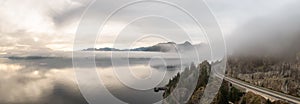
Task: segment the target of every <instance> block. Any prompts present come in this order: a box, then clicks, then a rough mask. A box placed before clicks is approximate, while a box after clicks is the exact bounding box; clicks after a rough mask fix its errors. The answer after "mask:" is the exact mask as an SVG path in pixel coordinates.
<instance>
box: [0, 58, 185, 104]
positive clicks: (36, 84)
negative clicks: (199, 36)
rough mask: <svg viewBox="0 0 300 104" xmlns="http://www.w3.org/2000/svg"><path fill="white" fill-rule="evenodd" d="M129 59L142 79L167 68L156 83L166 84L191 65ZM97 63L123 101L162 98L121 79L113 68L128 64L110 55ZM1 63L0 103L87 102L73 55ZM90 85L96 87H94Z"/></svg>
mask: <svg viewBox="0 0 300 104" xmlns="http://www.w3.org/2000/svg"><path fill="white" fill-rule="evenodd" d="M128 60H129V68H130V71H131V72H132V74H133V75H134V76H135V77H136V78H139V79H146V78H148V77H149V76H152V77H155V76H156V75H155V74H154V75H153V73H164V72H165V71H166V73H165V77H164V78H163V80H162V81H161V82H160V83H159V84H158V85H157V86H164V85H165V84H166V83H167V82H168V80H169V79H170V78H172V76H173V75H175V74H177V73H178V72H180V71H182V70H181V69H183V68H184V67H186V66H188V65H190V62H184V63H182V62H181V60H179V59H176V58H165V59H164V61H165V62H166V65H170V66H176V67H174V68H166V65H165V64H163V62H162V59H159V58H157V59H151V58H145V57H143V58H138V57H135V58H129V59H128ZM95 62H96V66H97V72H98V75H99V76H100V77H101V79H102V81H103V82H104V84H105V86H106V88H107V89H108V90H109V91H110V92H111V93H112V94H113V95H114V96H115V97H117V98H119V99H120V100H122V101H124V102H129V103H136V102H139V103H154V102H157V101H159V100H161V99H162V93H155V92H154V91H153V89H148V90H145V91H139V90H135V89H133V88H130V87H128V86H126V85H124V84H123V83H122V82H120V80H119V79H118V78H117V77H116V76H115V73H114V72H113V70H114V69H115V70H122V69H126V67H128V65H127V64H124V65H123V64H118V65H116V66H112V63H111V60H110V59H108V58H97V59H96V61H95ZM0 63H1V64H0V83H3V84H1V85H0V103H4V104H11V103H17V104H24V103H37V104H41V103H50V104H84V103H87V102H86V101H85V99H84V97H83V96H82V95H81V93H80V91H79V88H78V85H77V81H76V76H75V72H74V69H73V65H72V59H71V58H43V59H6V58H1V59H0ZM85 69H87V70H93V68H90V67H85ZM87 76H88V75H87ZM125 80H126V79H125ZM97 81H98V80H97ZM127 81H130V80H127ZM132 83H135V82H132ZM135 84H137V85H138V84H139V83H135ZM149 85H151V83H149ZM89 87H90V88H91V89H93V86H89ZM100 90H104V89H93V92H90V93H97V92H98V91H100Z"/></svg>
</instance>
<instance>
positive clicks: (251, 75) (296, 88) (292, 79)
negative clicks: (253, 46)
mask: <svg viewBox="0 0 300 104" xmlns="http://www.w3.org/2000/svg"><path fill="white" fill-rule="evenodd" d="M227 75H228V76H230V77H233V78H237V79H240V80H243V81H246V82H249V83H251V84H254V85H257V86H261V87H266V88H269V89H272V90H276V91H280V92H284V93H286V94H290V95H293V96H300V61H299V56H297V57H296V58H295V59H293V60H280V59H275V58H268V57H231V58H229V60H228V64H227Z"/></svg>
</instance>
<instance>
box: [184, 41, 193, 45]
mask: <svg viewBox="0 0 300 104" xmlns="http://www.w3.org/2000/svg"><path fill="white" fill-rule="evenodd" d="M183 45H192V43H190V42H189V41H185V42H184V43H183Z"/></svg>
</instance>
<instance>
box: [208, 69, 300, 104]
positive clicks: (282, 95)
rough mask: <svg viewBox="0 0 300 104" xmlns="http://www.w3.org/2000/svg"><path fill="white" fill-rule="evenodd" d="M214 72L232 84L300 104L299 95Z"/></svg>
mask: <svg viewBox="0 0 300 104" xmlns="http://www.w3.org/2000/svg"><path fill="white" fill-rule="evenodd" d="M214 69H215V68H214ZM213 72H214V74H215V75H216V76H217V77H219V78H223V79H224V80H226V81H228V82H230V83H231V84H234V85H237V86H240V87H242V88H245V89H250V90H253V91H256V92H259V93H262V94H266V95H269V96H271V97H274V98H277V99H280V100H282V101H286V102H288V103H294V104H300V98H299V97H295V96H291V95H288V94H285V93H281V92H278V91H274V90H270V89H267V88H263V87H258V86H254V85H251V84H250V83H246V82H243V81H240V80H237V79H235V78H230V77H224V75H221V74H219V73H218V72H217V71H216V70H213Z"/></svg>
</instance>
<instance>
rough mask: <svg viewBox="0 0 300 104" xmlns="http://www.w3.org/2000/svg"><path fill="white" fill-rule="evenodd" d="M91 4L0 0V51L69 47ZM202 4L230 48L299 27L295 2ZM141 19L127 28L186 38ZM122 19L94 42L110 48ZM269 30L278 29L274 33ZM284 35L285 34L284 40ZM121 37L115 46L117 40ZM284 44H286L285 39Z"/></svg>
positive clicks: (110, 1) (220, 0) (299, 6)
mask: <svg viewBox="0 0 300 104" xmlns="http://www.w3.org/2000/svg"><path fill="white" fill-rule="evenodd" d="M90 2H91V1H89V0H55V1H54V0H0V41H1V42H0V46H1V47H0V55H1V54H2V55H3V54H12V53H22V52H53V51H72V48H73V47H72V46H73V45H72V44H73V41H74V37H75V32H76V29H77V27H78V24H79V22H80V17H81V15H82V13H84V10H85V9H86V8H87V7H88V4H89V3H90ZM103 2H105V3H107V8H109V6H110V5H114V3H115V2H116V1H115V0H106V1H103ZM205 2H206V3H207V4H208V6H209V8H210V9H211V10H212V12H213V13H214V15H215V17H216V19H217V21H218V23H219V25H220V27H221V29H222V31H223V33H224V36H225V38H226V40H227V41H228V45H229V47H239V46H235V45H232V44H237V42H241V44H242V43H243V44H249V43H255V41H254V40H257V39H259V38H262V40H259V41H264V39H269V38H270V37H277V38H280V39H289V40H292V39H293V37H294V36H296V37H298V36H299V34H298V29H297V28H295V27H297V26H299V18H297V17H299V14H300V13H299V11H298V10H300V1H299V0H205ZM189 3H192V2H187V5H188V4H189ZM138 8H139V7H135V8H127V9H124V10H123V12H122V13H120V14H118V17H124V18H126V16H127V15H128V14H131V15H132V14H135V13H136V14H139V13H142V12H141V11H139V9H138ZM141 8H142V7H141ZM149 9H153V8H149ZM156 9H162V13H164V12H166V13H170V14H174V17H175V18H186V17H184V16H181V15H177V11H173V10H172V9H168V8H167V7H166V8H156ZM95 11H97V12H95V13H94V14H93V15H95V17H97V16H102V13H101V12H99V11H101V10H95ZM103 11H104V10H103ZM195 11H198V10H195ZM199 12H200V10H199ZM95 21H96V20H95ZM144 21H145V22H144V23H140V24H138V23H137V24H134V23H133V25H132V26H128V27H127V28H131V29H133V30H135V29H136V30H138V27H139V25H141V24H149V25H145V26H146V27H147V28H146V30H144V31H152V30H156V31H159V32H161V33H164V32H162V31H168V34H174V36H175V37H174V38H172V39H171V40H173V41H175V42H183V41H185V40H188V39H187V38H185V37H181V35H180V34H184V32H183V31H182V30H180V28H179V27H178V26H176V25H174V24H172V23H167V22H166V23H164V22H163V21H162V20H161V19H157V20H155V18H151V19H148V20H147V19H145V20H144ZM147 21H148V22H147ZM187 21H188V20H187ZM155 22H159V24H160V25H159V26H157V25H156V26H155V27H153V25H155V24H158V23H155ZM123 23H124V21H120V20H118V19H115V20H114V19H112V20H111V21H109V23H108V24H107V25H108V26H107V27H108V28H107V29H106V30H105V31H103V34H101V39H99V41H97V45H96V46H97V47H106V46H108V47H111V46H112V45H113V39H115V38H117V35H116V34H117V33H118V31H116V30H118V29H120V28H121V27H122V25H124V24H123ZM151 26H152V27H151ZM274 29H276V30H278V31H277V32H274ZM250 30H251V31H250ZM190 31H192V34H191V37H192V39H193V40H194V41H195V43H201V42H205V39H203V38H204V37H203V33H201V32H199V31H194V30H193V29H191V30H190ZM139 32H141V31H133V32H127V34H123V35H124V36H126V37H123V41H127V40H128V39H129V40H130V38H134V37H135V35H136V34H139ZM142 33H143V32H141V33H140V34H142ZM275 33H276V34H275ZM280 33H282V34H280ZM283 33H285V35H283ZM168 34H165V35H168ZM197 34H200V35H197ZM288 34H291V35H288ZM158 35H159V34H158ZM285 36H288V37H286V38H285ZM87 37H88V35H87ZM245 37H246V38H248V39H245ZM277 38H276V39H277ZM243 39H244V40H243ZM250 39H252V40H250ZM271 39H273V38H271ZM280 39H279V40H280ZM82 40H83V41H84V40H85V39H82ZM123 41H120V42H119V43H117V44H122V42H123ZM163 41H168V39H167V40H164V39H162V38H159V37H149V38H145V39H143V40H140V41H138V44H139V45H137V46H147V45H152V44H156V43H157V42H163ZM233 41H234V42H233ZM282 41H284V40H282ZM267 42H269V41H267ZM262 43H263V42H262ZM269 43H271V44H273V45H274V44H277V43H272V42H269ZM263 44H267V43H263ZM278 44H283V43H278ZM286 44H287V45H288V43H286ZM276 49H277V48H276Z"/></svg>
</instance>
